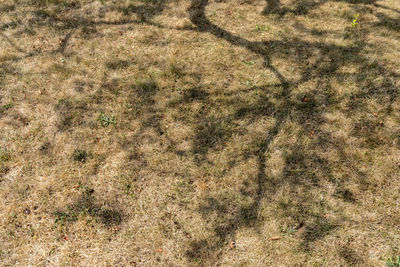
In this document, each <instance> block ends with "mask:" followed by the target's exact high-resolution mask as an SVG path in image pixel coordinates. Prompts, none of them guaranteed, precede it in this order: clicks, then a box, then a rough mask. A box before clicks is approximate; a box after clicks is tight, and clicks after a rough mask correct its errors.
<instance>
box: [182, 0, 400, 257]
mask: <svg viewBox="0 0 400 267" xmlns="http://www.w3.org/2000/svg"><path fill="white" fill-rule="evenodd" d="M278 3H279V2H278V1H269V2H268V6H267V9H268V10H270V9H271V6H274V7H278V6H279V5H278ZM365 4H373V1H369V2H367V3H365ZM207 5H208V1H207V0H193V1H192V5H191V6H190V8H189V14H190V17H191V21H192V23H193V24H194V25H196V30H198V31H199V32H207V33H210V34H212V35H214V36H215V37H217V38H221V39H224V40H226V41H228V42H229V43H230V44H232V45H234V46H240V47H243V48H246V49H247V50H249V51H251V52H253V53H255V54H257V55H259V56H261V57H262V58H263V59H264V67H265V68H266V69H269V70H270V71H271V72H272V73H273V74H274V75H275V77H276V78H277V79H278V80H279V81H280V87H281V90H280V91H279V93H278V94H276V95H272V94H271V93H269V94H268V95H269V97H271V95H272V98H275V99H278V100H279V101H274V102H273V101H268V98H269V97H263V98H260V102H258V103H256V104H254V105H252V106H251V107H243V106H239V105H238V104H237V103H236V107H235V104H234V107H231V108H233V109H235V110H237V111H238V112H237V118H240V117H245V116H249V117H252V118H253V119H255V118H257V117H263V116H269V117H273V118H274V121H275V124H274V125H273V126H272V127H271V129H270V130H269V132H268V133H267V135H266V137H265V138H264V140H263V141H261V142H259V144H258V145H257V146H256V147H254V148H253V150H252V151H251V152H250V154H251V155H252V156H254V157H255V158H256V159H257V162H258V174H257V176H256V177H255V178H254V181H252V183H254V184H255V185H256V187H255V188H256V189H253V191H252V190H243V191H240V192H236V194H237V195H242V196H241V197H244V196H251V199H252V200H251V203H250V204H247V205H238V204H235V202H234V201H233V200H232V198H230V197H227V196H226V194H221V195H218V196H214V197H209V198H206V199H205V200H204V205H200V206H199V212H200V213H201V214H202V215H203V217H204V219H205V220H208V219H207V218H210V217H212V216H213V214H214V215H215V214H217V215H215V217H216V218H217V219H216V220H215V221H214V223H213V227H212V228H213V230H212V231H213V233H214V235H213V238H207V239H201V240H197V241H195V240H193V241H191V243H190V249H189V250H188V251H187V256H188V257H189V258H190V259H191V260H193V261H197V260H199V259H201V260H203V262H206V263H205V264H212V262H214V263H215V261H216V260H217V259H218V255H217V254H215V253H216V252H215V251H218V250H219V249H220V248H221V247H222V246H224V244H226V243H227V242H228V241H229V240H234V239H235V233H236V231H237V230H238V229H240V228H243V227H252V228H254V229H256V231H257V232H260V230H257V228H258V227H259V226H260V225H262V223H263V221H264V219H263V218H259V217H258V216H257V214H258V213H259V212H260V208H261V202H262V201H265V200H266V199H268V200H269V201H274V200H273V196H274V195H275V193H276V192H277V191H278V190H279V189H280V188H289V192H288V196H287V198H288V199H290V201H291V204H290V208H289V206H286V205H284V206H282V212H283V217H284V218H286V219H288V220H292V224H294V225H298V224H301V225H305V226H304V231H303V234H302V235H301V240H302V241H301V243H300V247H301V248H302V249H304V250H306V251H308V250H310V249H311V247H312V246H311V244H312V243H313V242H315V241H316V240H319V239H322V238H324V237H325V236H327V235H329V234H330V233H331V232H333V231H335V230H336V229H337V228H338V227H339V225H337V224H336V223H335V222H331V221H328V220H327V219H326V218H325V217H324V216H323V213H321V212H326V211H329V210H330V209H331V208H332V207H329V205H327V204H324V205H325V207H324V209H323V211H320V212H317V213H314V212H312V210H314V209H313V208H312V207H316V206H318V205H319V203H318V201H317V200H314V199H313V197H314V196H313V195H312V194H309V193H305V192H313V191H315V192H317V191H318V188H319V187H321V186H322V185H323V184H326V183H330V184H332V185H333V186H334V187H335V188H336V192H337V194H338V196H339V198H340V199H342V200H343V201H347V202H349V201H350V202H354V201H355V199H354V196H353V194H352V193H351V192H350V191H349V190H348V189H346V188H345V187H346V183H345V182H344V180H338V178H336V177H335V175H334V173H333V169H334V168H335V166H337V165H338V164H337V163H336V162H331V161H329V160H328V159H327V158H324V157H321V156H319V154H321V152H323V151H327V150H331V151H335V153H337V154H338V155H339V158H340V159H339V162H341V164H342V166H341V167H342V168H346V169H348V170H349V171H351V172H353V173H354V175H355V176H356V178H355V181H353V182H355V183H356V184H358V185H359V186H360V188H361V190H368V188H369V185H370V183H371V182H370V181H368V179H365V178H366V176H365V173H364V172H363V171H362V170H360V169H358V167H357V164H354V161H353V160H352V159H351V157H350V155H348V152H346V150H347V149H346V144H345V143H341V142H338V141H339V140H335V138H336V137H335V136H333V135H332V133H331V132H328V131H326V130H325V129H324V128H322V127H321V126H322V125H324V124H326V123H329V122H328V121H327V119H326V117H325V116H324V113H325V112H326V111H328V110H335V109H336V110H339V111H340V112H342V113H343V115H344V116H345V117H347V118H348V119H350V120H351V121H352V123H353V124H354V126H353V127H354V129H355V131H356V132H354V133H351V135H353V136H355V137H356V138H359V139H360V140H362V139H363V138H367V139H369V138H372V139H373V141H368V140H367V141H366V142H367V143H366V145H367V146H368V147H371V144H374V146H373V147H374V148H377V147H382V146H384V145H387V144H388V142H391V140H392V139H391V138H388V139H383V138H381V137H380V136H382V131H383V125H382V124H381V125H380V126H379V123H378V122H377V124H376V126H373V127H367V126H366V125H367V124H368V125H371V122H367V121H365V120H362V124H363V125H364V126H357V120H358V118H357V114H359V113H361V112H363V113H365V112H367V110H368V108H367V106H368V105H367V103H368V100H371V99H374V100H376V101H378V102H379V103H381V104H382V105H381V106H382V107H385V110H384V111H383V112H382V114H381V116H382V117H384V118H389V117H391V116H393V114H392V113H391V111H390V110H391V105H392V104H393V103H394V102H395V101H397V100H398V94H397V93H396V92H395V90H393V88H395V87H396V85H395V79H397V78H398V77H399V75H398V74H396V73H394V72H390V71H388V70H387V69H385V67H384V66H382V65H379V64H376V63H370V61H369V60H368V59H367V58H366V57H364V56H362V55H361V52H362V51H363V49H364V48H365V47H366V42H365V41H364V39H363V36H365V35H366V32H364V33H361V34H362V35H359V34H357V36H354V41H355V42H354V43H355V44H354V45H351V46H347V47H342V46H336V45H333V44H325V43H322V42H315V43H311V42H306V41H303V40H298V39H294V38H293V39H292V40H284V41H274V40H273V41H265V42H252V41H248V40H246V39H243V38H241V37H239V36H236V35H233V34H231V33H230V32H228V31H226V30H224V29H222V28H220V27H219V26H217V25H214V24H213V23H211V22H210V21H209V20H208V19H207V18H206V16H205V8H206V6H207ZM294 13H298V12H294ZM384 20H385V21H388V20H387V18H385V19H384ZM389 21H390V20H389ZM379 25H381V24H375V25H373V26H371V28H372V27H376V26H379ZM390 28H392V29H396V28H393V27H390ZM350 38H353V37H350ZM293 48H297V51H296V54H293V53H292V52H291V51H292V49H293ZM315 51H319V54H320V55H321V56H320V57H319V58H318V59H317V60H316V62H315V63H313V64H308V65H304V64H301V62H297V64H298V65H300V66H302V67H301V77H300V78H299V79H297V80H289V79H287V78H285V77H284V75H283V74H281V73H280V72H279V70H278V69H277V68H276V67H275V66H274V65H273V63H272V60H271V58H277V57H280V58H282V57H283V58H290V57H294V58H296V57H297V58H299V59H302V60H304V59H307V58H309V57H310V55H312V54H313V52H315ZM352 64H355V65H357V66H362V67H361V70H360V71H359V72H357V73H349V74H343V73H340V71H339V70H340V68H341V67H343V66H347V65H352ZM363 69H364V71H363ZM365 71H368V72H369V73H371V72H372V73H373V72H374V71H375V72H378V73H379V77H382V76H383V77H385V78H384V80H385V86H384V89H382V88H378V87H375V86H371V84H369V83H368V82H365V80H364V79H365V77H364V74H363V73H364V72H365ZM346 77H347V78H348V79H355V80H356V81H358V82H359V85H360V88H359V90H358V92H354V93H352V95H351V96H350V99H357V100H358V101H360V103H359V104H357V107H358V108H357V109H354V105H353V104H352V103H349V104H348V107H347V108H345V109H344V110H343V109H342V108H341V107H339V104H341V103H343V102H345V101H347V99H346V98H347V96H346V95H344V96H340V95H337V94H336V93H335V92H334V91H333V90H332V88H331V87H330V85H329V80H332V79H335V80H338V81H340V80H343V79H346ZM311 80H317V82H318V83H317V85H316V89H314V90H311V91H308V92H307V95H305V96H297V98H296V97H295V96H294V95H292V93H293V92H295V90H294V89H296V88H298V87H299V86H301V85H302V84H305V83H307V82H308V81H311ZM318 87H319V88H318ZM269 89H270V87H269V86H265V87H264V86H261V87H258V88H254V90H260V91H261V92H262V93H264V94H265V95H267V93H266V92H267V91H268V90H269ZM378 91H379V92H380V93H377V92H378ZM276 102H278V103H281V104H280V105H277V104H273V103H276ZM268 110H270V111H268ZM260 111H261V112H260ZM262 111H266V112H262ZM271 111H272V112H271ZM209 119H210V121H207V120H204V119H203V120H201V122H200V124H199V128H198V129H197V130H198V131H197V132H198V135H196V139H195V140H194V142H193V147H194V149H195V150H194V152H199V151H201V152H202V153H203V154H207V151H208V150H209V149H211V148H213V147H214V146H216V145H218V142H219V141H223V142H224V141H227V140H229V138H230V136H231V134H229V132H230V131H228V130H226V129H224V130H220V129H221V125H223V123H221V122H222V121H224V118H218V119H217V118H215V117H214V118H213V117H210V118H209ZM225 120H227V123H226V124H227V125H230V126H232V125H234V124H235V121H234V120H230V118H225ZM372 120H373V121H376V119H372ZM288 122H291V123H296V125H300V126H301V130H300V131H298V134H297V140H298V141H299V143H302V142H301V140H305V139H309V136H311V137H312V142H311V143H310V144H309V145H306V146H304V147H303V146H300V145H297V144H296V143H295V144H291V145H289V146H287V147H285V148H284V149H285V150H287V151H288V153H286V154H284V169H283V175H282V176H281V179H279V180H276V179H275V178H273V177H271V176H270V175H269V174H268V173H267V170H268V165H269V164H268V159H267V156H266V155H267V154H269V153H271V151H270V146H271V143H272V142H273V141H274V140H275V139H276V138H278V136H279V134H281V133H282V131H285V128H284V125H285V124H286V123H288ZM203 123H205V124H206V126H203V127H202V126H201V125H202V124H203ZM372 125H373V124H372ZM207 126H208V127H207ZM360 127H363V129H364V130H365V131H364V132H362V131H359V130H357V129H359V128H360ZM374 131H376V134H372V133H373V132H374ZM234 132H235V131H234ZM222 133H224V134H222ZM316 133H317V134H316ZM314 135H315V137H314ZM201 140H207V142H199V141H201ZM371 142H372V143H371ZM198 149H201V150H199V151H198ZM246 152H249V151H246ZM237 163H238V162H236V164H237ZM371 186H373V185H372V184H371ZM299 191H300V192H304V193H303V194H300V193H297V192H299ZM239 197H240V196H239ZM309 210H310V211H309ZM293 219H294V220H293Z"/></svg>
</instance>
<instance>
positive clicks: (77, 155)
mask: <svg viewBox="0 0 400 267" xmlns="http://www.w3.org/2000/svg"><path fill="white" fill-rule="evenodd" d="M87 156H88V154H87V152H86V151H85V150H82V149H75V151H74V153H73V154H72V158H73V159H74V160H75V161H79V162H85V161H86V158H87Z"/></svg>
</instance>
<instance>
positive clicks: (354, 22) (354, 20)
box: [351, 13, 360, 28]
mask: <svg viewBox="0 0 400 267" xmlns="http://www.w3.org/2000/svg"><path fill="white" fill-rule="evenodd" d="M359 17H360V14H358V13H357V14H355V15H354V19H353V22H352V23H351V26H352V27H353V28H355V27H357V25H358V18H359Z"/></svg>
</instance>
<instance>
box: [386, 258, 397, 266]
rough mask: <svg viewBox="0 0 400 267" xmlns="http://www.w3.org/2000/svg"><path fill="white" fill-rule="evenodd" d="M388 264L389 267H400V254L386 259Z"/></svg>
mask: <svg viewBox="0 0 400 267" xmlns="http://www.w3.org/2000/svg"><path fill="white" fill-rule="evenodd" d="M386 266H387V267H399V266H400V256H398V257H397V258H394V259H393V258H389V259H388V260H387V261H386Z"/></svg>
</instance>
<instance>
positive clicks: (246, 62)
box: [242, 60, 255, 65]
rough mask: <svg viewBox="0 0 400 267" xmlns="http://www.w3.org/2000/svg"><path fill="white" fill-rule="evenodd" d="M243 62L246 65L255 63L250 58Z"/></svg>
mask: <svg viewBox="0 0 400 267" xmlns="http://www.w3.org/2000/svg"><path fill="white" fill-rule="evenodd" d="M242 62H243V63H244V64H246V65H254V63H255V62H254V61H253V60H250V61H246V60H243V61H242Z"/></svg>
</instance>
